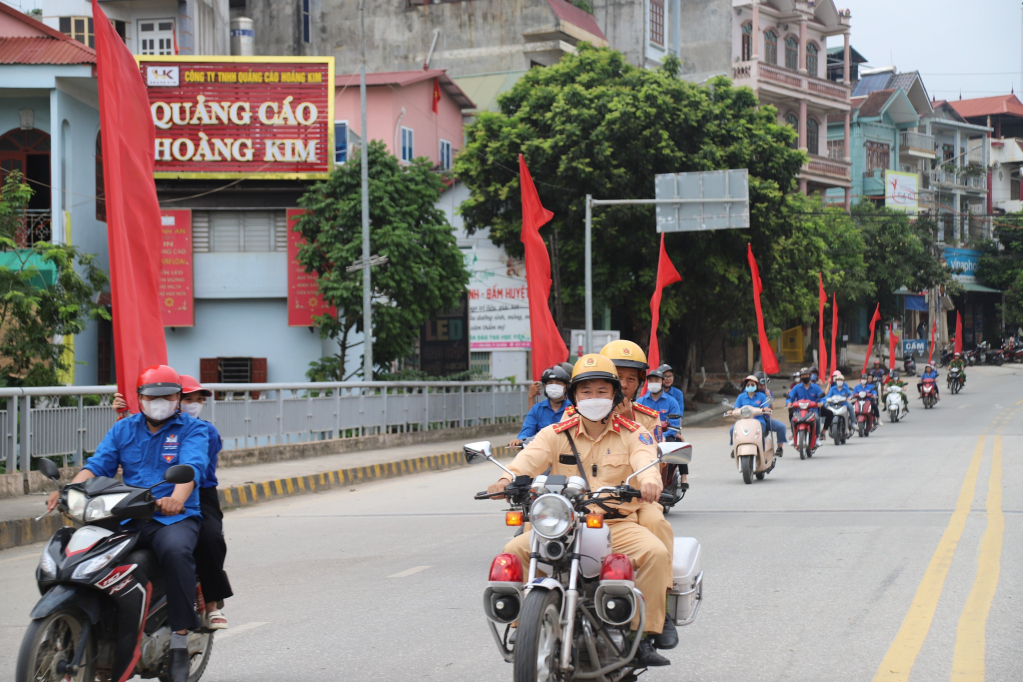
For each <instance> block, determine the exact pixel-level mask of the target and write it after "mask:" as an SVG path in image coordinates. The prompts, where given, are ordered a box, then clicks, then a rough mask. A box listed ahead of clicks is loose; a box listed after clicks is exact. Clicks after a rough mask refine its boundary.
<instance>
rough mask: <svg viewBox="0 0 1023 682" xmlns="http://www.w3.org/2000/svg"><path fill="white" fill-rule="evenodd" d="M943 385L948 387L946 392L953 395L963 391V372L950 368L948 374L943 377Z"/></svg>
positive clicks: (956, 368) (957, 368)
mask: <svg viewBox="0 0 1023 682" xmlns="http://www.w3.org/2000/svg"><path fill="white" fill-rule="evenodd" d="M945 383H946V384H947V385H948V390H949V391H951V392H952V394H953V395H955V394H956V393H958V392H959V391H961V390H963V384H964V383H965V380H964V379H963V370H962V369H960V368H959V367H950V368H949V370H948V374H947V375H946V376H945Z"/></svg>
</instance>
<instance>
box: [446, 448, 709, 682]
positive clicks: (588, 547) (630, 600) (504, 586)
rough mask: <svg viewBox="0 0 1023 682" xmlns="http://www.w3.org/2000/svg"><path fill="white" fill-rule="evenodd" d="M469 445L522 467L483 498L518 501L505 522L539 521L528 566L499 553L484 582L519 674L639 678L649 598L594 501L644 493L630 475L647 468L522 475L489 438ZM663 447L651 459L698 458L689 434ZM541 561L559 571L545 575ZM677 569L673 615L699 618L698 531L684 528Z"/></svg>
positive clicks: (487, 603) (541, 681)
mask: <svg viewBox="0 0 1023 682" xmlns="http://www.w3.org/2000/svg"><path fill="white" fill-rule="evenodd" d="M464 450H465V458H466V461H468V462H469V463H472V462H473V461H476V460H479V461H482V460H484V459H486V460H488V461H490V462H492V463H494V464H496V465H497V466H498V467H500V468H501V469H504V471H505V472H506V473H508V474H509V475H511V476H512V477H513V480H512V482H511V484H509V485H508V487H507V488H505V490H504V491H503V492H501V493H495V494H493V495H492V494H489V493H486V492H482V493H477V494H476V496H475V499H477V500H486V499H492V498H495V497H505V496H507V497H508V498H509V500H510V501H511V507H512V508H511V509H510V510H509V511H508V512H507V514H506V516H505V523H507V524H508V525H515V526H518V525H522V524H523V523H524V522H525V521H531V522H532V526H531V529H530V551H531V554H532V558H531V559H530V561H529V568H528V572H525V574H524V571H523V567H522V564H521V563H520V562H519V558H518V556H517V555H515V554H498V555H497V557H495V558H494V561H493V563H492V564H491V565H490V578H489V582H488V584H487V589H486V590H485V591H484V592H483V611H484V613H485V614H486V617H487V623H488V625H489V627H490V633H491V635H493V637H494V641H495V642H496V643H497V648H498V651H499V652H500V653H501V656H502V657H503V658H504V660H505V661H507V662H509V663H512V664H513V680H514V682H555V680H566V679H598V680H599V679H603V680H634V679H635V675H634V670H635V669H636V668H635V667H634V666H633V665H632V660H633V659H634V658H635V656H636V652H637V651H638V650H639V644H640V641H641V637H639V636H632V634H631V633H630V629H631V628H630V624H631V622H632V619H633V616H634V615H635V614H637V613H638V614H639V629H638V632H640V633H642V632H643V630H644V626H645V623H646V604H645V601H644V599H643V594H642V593H641V592H640V591H639V590H638V589H636V587H635V583H634V582H633V570H632V562H631V560H630V559H629V557H627V556H626V555H624V554H612V553H611V530H610V528H608V526H607V525H606V524H605V523H604V516H603V514H601V513H600V512H593V511H592V509H591V507H594V506H601V505H603V506H605V507H606V506H607V505H608V504H609V503H614V502H625V501H630V500H635V499H638V498H639V497H640V492H639V491H638V490H637V489H635V488H633V487H632V486H631V485H629V482H630V481H631V480H632V479H633V478H635V477H636V475H637V474H639V473H640V472H639V471H637V472H635V473H633V474H632V475H631V476H629V477H628V478H627V479H625V481H624V482H623V483H622V484H621V485H618V486H614V487H604V488H600V489H599V490H594V491H591V490H589V489H588V486H587V483H586V480H585V479H584V478H582V477H580V476H568V477H566V476H548V475H541V476H537V477H536V478H535V479H530V478H529V477H528V476H515V475H514V474H512V472H511V471H509V470H508V469H507V468H505V467H504V466H502V465H501V464H500V463H499V462H498V461H497V460H496V459H494V456H493V454H492V451H491V447H490V443H489V442H488V441H481V442H477V443H469V444H468V445H466V446H465V448H464ZM658 450H659V453H658V461H657V462H652V463H651V464H650V465H649V466H648V467H644V469H646V468H649V467H651V466H657V465H658V462H662V463H668V464H688V463H689V461H690V460H691V459H692V446H691V445H689V444H688V443H684V442H675V443H661V444H659V445H658ZM644 469H641V470H640V471H643V470H644ZM664 501H665V497H664V495H662V504H663V503H664ZM538 571H543V573H545V574H546V575H547V576H552V577H546V578H543V577H537V572H538ZM672 572H673V584H672V589H671V591H670V592H669V593H668V603H667V607H668V608H667V610H668V615H669V617H670V618H671V619H672V620H673V621H674V623H675V625H677V626H683V625H689V624H690V623H692V622H693V621H694V620H695V619H696V615H697V613H698V612H699V610H700V604H701V601H702V597H703V571H702V570H701V568H700V543H699V542H697V540H696V539H695V538H685V537H676V538H675V551H674V557H673V562H672ZM516 621H517V625H518V628H517V631H516V632H515V636H514V637H511V630H512V628H511V624H512V623H513V622H516ZM499 627H503V628H504V633H503V635H502V634H501V633H500V632H499V631H498V628H499Z"/></svg>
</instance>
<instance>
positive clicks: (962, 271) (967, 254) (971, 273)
mask: <svg viewBox="0 0 1023 682" xmlns="http://www.w3.org/2000/svg"><path fill="white" fill-rule="evenodd" d="M979 263H980V251H975V250H973V249H952V248H947V247H946V248H945V264H946V265H948V267H950V268H952V269H953V270H955V271H956V274H954V275H952V278H953V279H957V280H959V281H960V282H976V281H977V265H978V264H979Z"/></svg>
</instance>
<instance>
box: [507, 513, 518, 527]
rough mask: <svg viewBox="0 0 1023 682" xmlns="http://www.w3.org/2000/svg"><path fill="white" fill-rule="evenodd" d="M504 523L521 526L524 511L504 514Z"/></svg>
mask: <svg viewBox="0 0 1023 682" xmlns="http://www.w3.org/2000/svg"><path fill="white" fill-rule="evenodd" d="M504 525H506V526H521V525H522V512H520V511H510V512H508V513H506V514H505V515H504Z"/></svg>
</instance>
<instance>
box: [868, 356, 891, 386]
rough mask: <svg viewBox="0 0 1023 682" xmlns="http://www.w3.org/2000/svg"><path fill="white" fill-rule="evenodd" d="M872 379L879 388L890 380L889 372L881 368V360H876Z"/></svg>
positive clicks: (871, 371) (871, 374)
mask: <svg viewBox="0 0 1023 682" xmlns="http://www.w3.org/2000/svg"><path fill="white" fill-rule="evenodd" d="M870 377H871V378H872V379H873V380H874V384H875V385H877V386H878V387H880V386H881V385H882V384H883V383H884V382H885V380H886V379H887V378H888V371H887V370H885V368H884V367H882V366H881V361H880V360H874V367H873V368H872V369H871V370H870Z"/></svg>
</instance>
